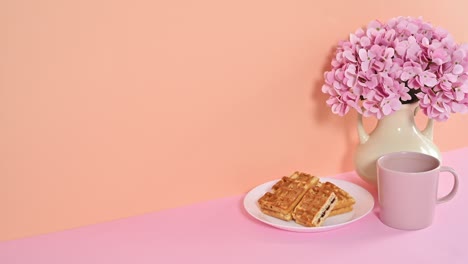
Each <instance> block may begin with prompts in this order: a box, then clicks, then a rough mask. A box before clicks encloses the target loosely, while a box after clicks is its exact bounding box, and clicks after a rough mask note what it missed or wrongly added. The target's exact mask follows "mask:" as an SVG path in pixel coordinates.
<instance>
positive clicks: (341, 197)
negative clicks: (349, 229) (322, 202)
mask: <svg viewBox="0 0 468 264" xmlns="http://www.w3.org/2000/svg"><path fill="white" fill-rule="evenodd" d="M322 184H323V185H326V186H327V188H329V189H331V190H333V192H334V193H335V195H336V197H337V198H338V202H337V203H336V205H335V208H334V209H333V211H332V212H331V213H330V216H334V215H338V214H343V213H347V212H350V211H352V210H353V205H354V204H355V203H356V201H355V200H354V198H353V197H352V196H351V195H349V193H347V192H346V191H345V190H343V189H341V188H340V187H338V186H336V185H335V184H333V183H331V182H325V183H322Z"/></svg>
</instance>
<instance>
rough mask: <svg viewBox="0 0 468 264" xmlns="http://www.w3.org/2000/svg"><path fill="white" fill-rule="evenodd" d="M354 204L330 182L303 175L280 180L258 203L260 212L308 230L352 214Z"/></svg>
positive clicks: (299, 174)
mask: <svg viewBox="0 0 468 264" xmlns="http://www.w3.org/2000/svg"><path fill="white" fill-rule="evenodd" d="M354 203H355V200H354V199H353V197H351V196H350V195H349V194H348V193H347V192H346V191H344V190H343V189H341V188H339V187H338V186H336V185H334V184H333V183H330V182H325V183H321V182H320V181H319V178H318V177H316V176H312V175H310V174H306V173H302V172H295V173H293V174H292V175H291V176H289V177H283V178H282V179H281V180H279V181H278V182H277V183H276V184H275V185H273V187H272V188H271V190H270V191H269V192H267V193H265V194H264V195H263V196H262V197H260V199H259V200H258V204H259V205H260V210H261V211H262V212H263V213H265V214H267V215H270V216H273V217H276V218H279V219H282V220H285V221H290V220H292V219H294V221H296V223H298V224H301V225H303V226H309V227H317V226H321V225H322V224H323V222H324V221H325V219H327V217H329V216H334V215H338V214H342V213H346V212H350V211H352V210H353V205H354Z"/></svg>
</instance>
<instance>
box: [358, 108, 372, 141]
mask: <svg viewBox="0 0 468 264" xmlns="http://www.w3.org/2000/svg"><path fill="white" fill-rule="evenodd" d="M357 121H358V122H357V132H358V135H359V142H360V143H361V144H364V143H366V141H367V140H368V139H369V134H367V132H366V130H365V129H364V125H363V124H362V114H360V113H358V120H357Z"/></svg>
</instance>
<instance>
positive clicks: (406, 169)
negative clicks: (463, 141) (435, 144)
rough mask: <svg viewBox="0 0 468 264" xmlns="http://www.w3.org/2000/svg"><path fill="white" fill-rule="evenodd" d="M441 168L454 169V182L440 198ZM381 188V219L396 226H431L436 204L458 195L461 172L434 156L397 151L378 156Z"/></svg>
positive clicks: (419, 227) (449, 170)
mask: <svg viewBox="0 0 468 264" xmlns="http://www.w3.org/2000/svg"><path fill="white" fill-rule="evenodd" d="M441 172H450V173H451V174H452V175H453V178H454V184H453V187H452V190H451V191H450V192H449V194H447V195H446V196H444V197H442V198H437V190H438V186H439V174H440V173H441ZM377 188H378V197H379V203H380V220H381V221H382V222H383V223H384V224H385V225H387V226H390V227H393V228H397V229H404V230H416V229H422V228H426V227H428V226H430V225H431V224H432V220H433V218H434V211H435V207H436V205H437V204H440V203H443V202H447V201H449V200H451V199H452V198H453V197H454V196H455V194H456V192H457V189H458V175H457V173H456V172H455V170H454V169H453V168H450V167H447V166H441V164H440V161H439V160H438V159H437V158H434V157H432V156H429V155H426V154H423V153H417V152H394V153H389V154H386V155H383V156H382V157H380V158H379V159H378V160H377Z"/></svg>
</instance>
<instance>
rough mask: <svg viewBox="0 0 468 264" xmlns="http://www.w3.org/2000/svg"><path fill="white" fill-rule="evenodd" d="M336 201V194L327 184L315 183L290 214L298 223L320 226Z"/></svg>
mask: <svg viewBox="0 0 468 264" xmlns="http://www.w3.org/2000/svg"><path fill="white" fill-rule="evenodd" d="M336 203H337V198H336V195H335V193H334V192H333V190H332V189H331V188H329V186H328V185H324V184H322V185H316V186H314V187H312V188H310V189H309V190H308V191H307V193H306V194H305V195H304V197H302V200H301V201H300V202H299V204H298V205H297V206H296V208H294V211H293V213H292V216H293V218H294V220H295V221H296V223H298V224H300V225H303V226H309V227H317V226H321V225H322V224H323V222H325V219H326V218H327V217H328V215H329V214H330V212H331V211H332V210H333V208H334V207H335V204H336Z"/></svg>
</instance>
